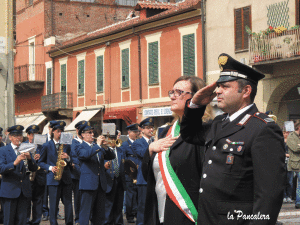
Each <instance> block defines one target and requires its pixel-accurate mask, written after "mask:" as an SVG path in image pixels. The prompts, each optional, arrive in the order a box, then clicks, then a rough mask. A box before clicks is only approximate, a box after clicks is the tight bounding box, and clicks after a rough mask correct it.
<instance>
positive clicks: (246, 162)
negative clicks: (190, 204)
mask: <svg viewBox="0 0 300 225" xmlns="http://www.w3.org/2000/svg"><path fill="white" fill-rule="evenodd" d="M187 104H189V101H187ZM204 110H205V107H202V108H198V109H190V108H188V107H186V109H185V115H184V117H183V121H182V123H181V135H182V138H183V139H184V140H185V141H186V142H189V143H194V144H199V145H203V144H205V160H204V163H203V174H202V179H201V182H200V190H199V192H200V194H199V206H198V207H199V208H198V225H199V224H204V225H208V224H209V225H213V224H220V225H226V224H275V223H276V220H277V216H278V214H279V211H280V208H281V205H282V199H283V190H284V185H285V167H284V160H285V151H284V142H283V136H282V132H281V130H280V128H279V126H278V125H276V123H275V122H274V121H273V120H272V119H271V118H269V117H268V116H267V115H265V114H263V113H259V112H258V110H257V107H256V106H255V104H254V105H253V106H252V107H250V108H249V109H248V110H246V111H245V112H244V113H242V114H241V115H239V116H238V117H237V118H236V119H235V120H234V121H232V122H231V123H229V124H228V125H226V126H225V127H224V128H222V127H221V126H222V122H223V121H224V119H225V118H226V117H227V115H220V116H217V117H216V118H215V119H214V121H213V122H212V125H211V129H210V131H209V133H208V135H207V136H206V137H205V136H204V131H203V129H202V121H201V118H202V116H203V114H204ZM243 216H248V217H247V218H246V219H245V217H244V218H243ZM251 216H252V217H251ZM237 218H238V220H237ZM257 218H258V219H257ZM232 219H233V220H232Z"/></svg>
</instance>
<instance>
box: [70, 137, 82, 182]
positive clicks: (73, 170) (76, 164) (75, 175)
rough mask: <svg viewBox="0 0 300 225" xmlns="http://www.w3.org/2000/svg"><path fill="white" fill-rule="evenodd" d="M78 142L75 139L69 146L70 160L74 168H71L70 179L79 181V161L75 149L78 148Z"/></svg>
mask: <svg viewBox="0 0 300 225" xmlns="http://www.w3.org/2000/svg"><path fill="white" fill-rule="evenodd" d="M80 144H81V143H80V142H79V141H78V140H76V139H75V138H74V139H73V140H72V144H71V158H72V163H73V164H74V167H73V166H71V178H72V179H75V180H79V178H80V161H79V159H78V156H77V149H78V148H79V147H80Z"/></svg>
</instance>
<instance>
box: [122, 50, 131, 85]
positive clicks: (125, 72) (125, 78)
mask: <svg viewBox="0 0 300 225" xmlns="http://www.w3.org/2000/svg"><path fill="white" fill-rule="evenodd" d="M128 87H129V48H126V49H123V50H122V88H128Z"/></svg>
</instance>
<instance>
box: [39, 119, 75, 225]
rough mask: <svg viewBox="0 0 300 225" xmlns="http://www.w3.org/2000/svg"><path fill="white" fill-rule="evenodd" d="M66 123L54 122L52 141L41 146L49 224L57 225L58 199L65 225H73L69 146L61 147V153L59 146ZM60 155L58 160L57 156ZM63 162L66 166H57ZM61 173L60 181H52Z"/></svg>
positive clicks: (41, 164) (40, 163)
mask: <svg viewBox="0 0 300 225" xmlns="http://www.w3.org/2000/svg"><path fill="white" fill-rule="evenodd" d="M65 126H66V123H65V122H64V121H56V123H55V124H54V125H53V129H52V137H51V138H52V139H51V140H50V141H48V142H47V143H46V144H44V145H43V149H42V155H41V158H40V160H39V166H40V167H41V168H42V169H44V170H47V171H49V172H48V174H47V188H48V194H49V201H50V224H51V225H57V212H58V203H59V199H60V198H61V199H62V202H63V204H64V206H65V223H66V224H67V225H68V224H73V209H72V179H71V172H70V167H71V160H70V156H69V155H70V151H71V146H70V145H63V151H62V152H61V150H62V147H61V144H60V136H61V133H62V132H63V131H64V127H65ZM59 155H60V158H58V156H59ZM58 160H60V161H61V162H63V161H65V162H66V166H64V167H63V166H60V167H58V166H57V161H58ZM61 170H63V173H62V177H61V179H60V180H59V179H54V177H55V175H57V174H58V173H59V172H61Z"/></svg>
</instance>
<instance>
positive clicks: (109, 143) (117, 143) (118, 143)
mask: <svg viewBox="0 0 300 225" xmlns="http://www.w3.org/2000/svg"><path fill="white" fill-rule="evenodd" d="M94 139H95V140H97V139H98V137H97V138H94ZM104 141H105V142H106V144H105V146H108V147H111V146H113V145H115V146H116V147H118V148H119V147H121V145H122V143H123V141H122V140H121V139H120V138H119V139H117V140H110V139H109V138H106V139H105V140H104Z"/></svg>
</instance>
